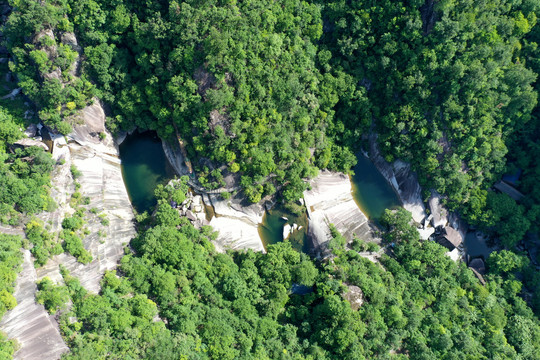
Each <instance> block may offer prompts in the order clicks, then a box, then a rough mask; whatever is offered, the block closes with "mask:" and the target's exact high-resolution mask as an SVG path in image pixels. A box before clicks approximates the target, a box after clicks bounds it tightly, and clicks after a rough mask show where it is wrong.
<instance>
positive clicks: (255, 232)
mask: <svg viewBox="0 0 540 360" xmlns="http://www.w3.org/2000/svg"><path fill="white" fill-rule="evenodd" d="M204 201H205V203H206V204H207V205H212V206H213V207H214V212H215V214H216V216H214V217H213V218H212V220H210V223H209V225H210V226H212V227H213V228H214V230H216V231H218V232H219V235H218V237H217V239H216V240H215V241H214V246H215V247H216V249H217V250H218V251H225V250H227V249H233V250H240V249H252V250H254V251H261V252H265V250H264V246H263V243H262V240H261V237H260V235H259V224H260V223H262V218H263V215H264V207H263V206H261V205H258V204H252V205H247V204H241V203H240V200H239V199H234V198H231V199H228V200H223V199H222V198H221V195H218V194H208V195H204Z"/></svg>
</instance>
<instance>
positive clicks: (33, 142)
mask: <svg viewBox="0 0 540 360" xmlns="http://www.w3.org/2000/svg"><path fill="white" fill-rule="evenodd" d="M14 144H15V145H20V146H24V147H29V146H37V147H40V148H42V149H43V150H45V151H49V147H48V146H47V145H45V144H44V143H42V142H41V141H38V140H34V139H21V140H17V141H15V142H14Z"/></svg>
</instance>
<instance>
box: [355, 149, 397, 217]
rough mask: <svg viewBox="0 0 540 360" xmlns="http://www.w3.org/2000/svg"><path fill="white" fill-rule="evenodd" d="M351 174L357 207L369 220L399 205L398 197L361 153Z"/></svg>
mask: <svg viewBox="0 0 540 360" xmlns="http://www.w3.org/2000/svg"><path fill="white" fill-rule="evenodd" d="M357 158H358V163H357V164H356V166H355V167H354V168H353V170H354V175H353V176H351V180H352V181H351V182H352V189H353V197H354V200H355V201H356V204H358V207H359V208H360V210H362V212H363V213H364V214H366V216H367V217H368V218H369V219H371V220H375V221H377V220H379V219H380V217H381V216H382V214H383V213H384V210H385V209H390V208H395V207H396V206H399V205H400V202H399V199H398V197H397V195H396V193H395V192H394V190H393V189H392V187H391V186H390V184H388V182H387V181H386V179H385V178H384V177H383V176H382V175H381V173H380V172H379V170H377V168H376V167H375V165H374V164H373V163H372V162H371V160H369V159H368V158H367V157H365V156H364V155H362V154H358V156H357Z"/></svg>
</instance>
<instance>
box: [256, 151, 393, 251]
mask: <svg viewBox="0 0 540 360" xmlns="http://www.w3.org/2000/svg"><path fill="white" fill-rule="evenodd" d="M357 159H358V162H357V164H356V166H355V167H354V168H353V171H354V175H352V176H351V183H352V192H353V198H354V200H355V201H356V204H357V205H358V207H359V208H360V210H361V211H362V212H363V213H364V214H365V215H366V216H367V217H368V218H369V219H370V220H372V221H374V222H375V223H377V222H378V220H379V219H380V217H381V216H382V214H383V213H384V210H385V209H389V208H395V207H396V206H399V205H400V202H399V199H398V197H397V195H396V193H395V192H394V190H393V189H392V187H391V186H390V184H388V182H387V181H386V179H385V178H384V177H383V176H382V175H381V173H380V172H379V171H378V170H377V168H376V167H375V165H374V164H373V163H372V162H371V160H369V159H368V158H367V157H365V156H364V155H362V153H359V154H358V155H357ZM285 224H289V225H291V226H292V225H293V224H297V225H298V226H299V227H300V226H301V228H300V230H296V231H293V232H292V233H291V234H290V235H289V237H288V239H287V241H290V242H291V244H292V245H293V247H294V248H295V249H297V250H301V251H304V252H306V253H307V252H308V251H309V248H308V245H307V243H308V242H307V241H306V240H307V229H308V227H307V225H308V219H307V215H306V214H302V215H301V216H298V215H294V214H293V213H291V212H289V211H287V210H285V209H284V208H283V207H280V206H276V207H275V208H273V209H272V210H270V211H267V212H266V214H265V215H264V217H263V222H262V224H261V225H259V235H260V236H261V239H262V241H263V244H264V246H265V247H267V246H268V245H270V244H275V243H277V242H280V241H283V226H284V225H285Z"/></svg>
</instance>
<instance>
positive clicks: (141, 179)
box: [120, 131, 174, 213]
mask: <svg viewBox="0 0 540 360" xmlns="http://www.w3.org/2000/svg"><path fill="white" fill-rule="evenodd" d="M120 157H121V159H122V176H123V177H124V183H125V184H126V189H127V192H128V195H129V198H130V200H131V204H132V205H133V207H134V208H135V210H137V212H139V213H142V212H144V211H150V210H151V209H152V207H153V206H155V205H156V203H157V200H156V198H155V196H154V190H155V189H156V186H157V185H158V184H165V183H166V182H167V181H169V180H170V179H171V178H172V177H173V176H174V170H173V169H172V167H171V166H170V165H169V162H168V161H167V158H166V157H165V153H164V152H163V148H162V146H161V140H160V139H159V138H158V137H157V135H156V134H155V133H152V132H148V131H147V132H144V133H142V134H139V133H137V132H135V133H133V134H132V135H128V136H127V137H126V139H125V140H124V142H123V143H122V144H121V145H120Z"/></svg>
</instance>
